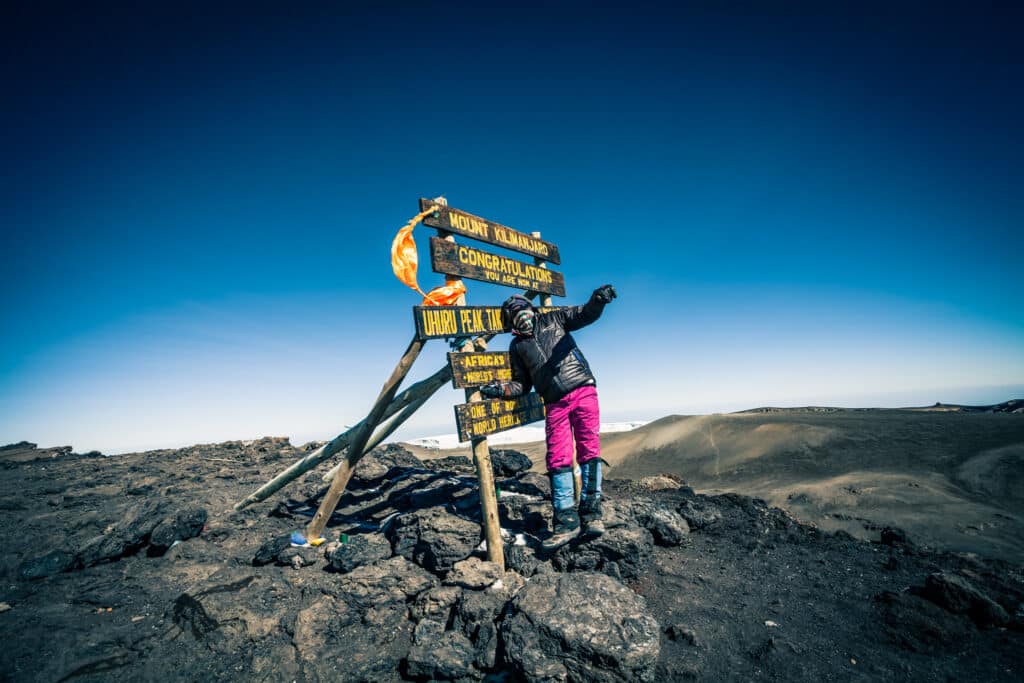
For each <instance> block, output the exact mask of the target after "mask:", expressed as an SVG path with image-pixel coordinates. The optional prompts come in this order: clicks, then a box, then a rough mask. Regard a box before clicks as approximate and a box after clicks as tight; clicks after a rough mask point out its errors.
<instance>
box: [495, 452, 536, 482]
mask: <svg viewBox="0 0 1024 683" xmlns="http://www.w3.org/2000/svg"><path fill="white" fill-rule="evenodd" d="M531 467H533V461H532V460H530V458H529V457H527V456H526V455H524V454H522V453H520V452H519V451H513V450H509V449H493V448H492V449H491V469H492V470H494V477H495V478H496V479H500V478H502V477H514V476H516V475H517V474H519V473H520V472H525V471H526V470H528V469H530V468H531Z"/></svg>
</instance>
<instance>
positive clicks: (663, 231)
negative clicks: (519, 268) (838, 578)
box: [0, 3, 1024, 452]
mask: <svg viewBox="0 0 1024 683" xmlns="http://www.w3.org/2000/svg"><path fill="white" fill-rule="evenodd" d="M819 5H820V3H817V4H810V3H808V4H801V3H798V4H793V5H788V6H787V7H786V8H783V9H779V8H772V6H771V4H769V3H765V4H733V5H731V6H729V7H726V6H725V5H721V4H719V3H705V4H702V5H695V6H691V7H690V8H689V9H676V10H671V11H666V10H665V9H663V8H659V7H657V6H651V7H645V6H643V5H640V4H637V3H633V4H631V5H628V6H618V7H614V6H603V7H597V8H592V9H590V10H587V11H582V9H581V8H582V7H583V6H577V5H572V4H569V3H553V4H546V5H536V6H529V5H525V4H521V3H518V4H516V5H514V6H509V7H507V8H504V9H499V8H489V9H481V8H479V7H472V6H464V7H459V6H457V5H454V4H452V5H445V9H438V8H422V7H421V8H414V7H408V6H398V5H390V6H387V7H382V6H371V4H369V3H365V4H356V3H353V4H350V5H348V6H347V7H345V8H341V9H339V8H336V7H334V8H323V9H318V10H303V11H299V10H288V9H281V8H276V9H273V10H270V9H266V8H260V7H259V6H257V5H250V6H247V9H246V11H244V12H240V11H237V10H229V9H224V10H221V11H217V12H210V11H209V10H208V9H205V8H203V7H202V6H201V5H191V6H189V5H180V6H174V7H168V8H162V9H150V10H147V13H146V14H137V13H136V12H137V11H138V10H129V9H122V8H117V7H115V6H105V7H103V8H97V7H87V8H85V7H83V8H77V9H73V10H67V11H66V12H64V13H63V14H61V15H59V16H58V15H55V14H52V13H50V14H43V13H39V12H36V11H33V10H29V9H22V10H17V9H15V10H10V9H8V10H4V11H5V12H8V13H9V14H8V16H6V18H5V21H4V22H2V23H3V26H4V27H5V28H4V29H0V30H3V31H5V33H6V35H5V36H4V40H3V41H2V44H3V46H4V47H3V48H2V49H3V50H4V51H5V53H6V54H5V59H3V60H0V64H2V66H0V69H2V70H3V76H4V82H5V84H7V85H6V89H7V93H8V97H7V98H6V100H7V102H8V104H7V105H6V106H5V107H4V111H3V113H0V117H2V118H3V119H4V121H3V123H4V125H3V126H2V132H0V144H2V146H3V151H4V153H3V155H2V158H3V159H4V161H3V163H4V165H5V167H6V168H5V170H6V172H5V173H4V177H5V178H6V180H5V182H4V184H3V186H2V188H0V225H2V236H0V239H2V243H0V247H2V248H0V263H2V267H3V271H4V273H5V276H6V277H5V283H4V287H3V289H2V290H0V320H3V324H2V332H3V333H2V335H0V442H2V443H7V442H10V441H17V440H21V439H29V440H32V441H37V442H39V443H42V444H47V445H50V444H65V443H70V444H72V445H74V446H75V448H76V449H78V450H88V449H92V448H99V449H101V450H105V451H108V452H118V451H125V450H132V449H138V448H149V447H159V446H177V445H186V444H190V443H194V442H198V441H216V440H222V439H229V438H252V437H255V436H260V435H263V434H279V435H282V434H287V435H290V436H292V437H293V439H294V440H295V441H297V442H298V441H303V440H307V439H312V438H329V437H331V436H333V435H335V434H336V433H337V432H338V431H339V430H340V429H341V427H342V426H343V425H345V424H351V423H354V422H356V421H358V420H359V419H360V418H361V417H362V416H363V415H364V414H365V412H366V411H367V410H368V408H369V405H370V403H371V402H372V400H373V398H374V397H375V396H376V394H377V392H378V390H379V388H380V385H381V383H382V382H383V380H384V379H385V378H386V376H387V375H388V374H389V372H390V370H391V367H392V366H393V364H394V362H395V361H396V360H397V358H398V357H399V355H400V354H401V352H402V351H403V350H404V348H405V345H406V344H407V343H408V340H409V338H410V337H411V334H412V321H411V315H410V307H411V306H412V305H414V304H416V303H417V297H416V296H415V295H414V294H413V293H412V292H411V291H410V290H408V289H406V288H404V287H403V286H402V285H401V284H400V283H399V282H398V281H397V280H395V278H394V277H393V276H392V274H391V272H390V267H389V260H388V249H389V247H390V242H391V239H392V238H393V236H394V233H395V232H396V231H397V229H398V228H399V227H400V226H401V225H402V224H403V223H404V222H405V221H406V220H407V219H408V218H409V217H410V216H412V215H413V214H415V213H416V210H417V199H418V198H419V197H421V196H427V197H431V196H436V195H441V194H444V195H446V196H447V197H448V199H449V202H450V203H451V205H452V206H455V207H459V208H463V209H465V210H468V211H471V212H473V213H476V214H478V215H481V216H484V217H487V218H490V219H493V220H497V221H501V222H503V223H505V224H506V225H511V226H513V227H516V228H519V229H522V230H526V231H530V230H540V231H542V233H543V235H544V236H545V238H547V239H549V240H550V241H553V242H555V243H557V244H558V245H559V247H560V248H561V251H562V255H563V261H564V264H563V265H562V266H560V268H559V269H560V270H561V271H562V272H563V273H565V275H566V280H567V283H568V297H567V301H568V302H569V303H572V302H581V301H583V300H584V299H585V297H586V296H587V295H588V294H589V292H590V290H592V289H593V288H594V287H596V286H598V285H600V284H602V283H604V282H612V283H615V284H616V285H617V287H618V288H619V291H620V294H621V296H620V298H619V299H618V300H617V301H616V302H615V303H614V304H613V305H612V306H611V307H609V309H608V311H607V313H606V316H605V318H603V319H602V320H601V321H600V322H599V323H597V324H596V325H595V326H594V327H593V328H590V329H587V330H584V331H582V332H581V333H579V335H578V341H579V342H580V345H581V347H582V348H583V350H584V352H585V353H586V354H587V356H588V358H589V359H590V361H591V364H592V365H593V366H594V368H595V370H596V372H597V374H598V379H599V386H600V391H601V396H602V408H603V411H604V416H605V418H606V419H609V420H625V419H651V418H656V417H660V416H662V415H665V414H670V413H699V412H711V411H722V410H737V409H743V408H748V407H754V406H758V405H764V404H774V405H803V404H808V403H815V404H833V405H835V404H838V405H851V406H864V405H912V404H927V403H932V402H934V401H943V402H994V401H1000V400H1005V399H1008V398H1011V397H1013V396H1020V395H1022V394H1024V305H1022V304H1021V302H1020V297H1019V282H1020V278H1019V271H1020V266H1019V263H1020V260H1021V254H1024V246H1022V237H1021V230H1020V228H1021V225H1022V224H1024V197H1022V195H1021V192H1020V188H1021V187H1024V162H1022V161H1021V159H1024V135H1022V130H1021V123H1020V122H1021V121H1024V100H1022V95H1021V93H1020V88H1019V84H1020V82H1021V79H1022V75H1024V74H1022V64H1024V54H1022V47H1021V45H1020V41H1019V39H1018V35H1017V30H1018V28H1019V26H1020V25H1021V18H1022V17H1021V12H1020V11H1019V10H1008V9H995V8H985V7H983V6H981V5H977V4H974V5H972V6H971V7H970V8H968V7H967V6H966V5H965V6H964V8H963V9H960V10H949V9H945V10H942V11H941V12H939V11H937V10H934V9H930V8H928V6H926V5H920V6H916V5H903V6H902V7H901V8H900V9H895V10H894V9H893V8H891V7H889V6H888V5H887V4H881V3H879V4H867V5H858V6H857V8H856V9H849V8H846V9H844V8H839V7H838V6H831V5H833V4H832V3H828V5H830V7H821V6H819ZM430 234H432V231H430V230H428V229H426V228H423V227H420V228H418V229H417V231H416V236H417V240H418V242H419V244H420V249H421V254H422V255H423V260H424V264H423V265H422V266H421V274H420V283H421V285H422V286H423V287H424V288H425V289H426V288H428V287H430V286H434V285H436V284H440V282H441V281H442V277H441V276H439V275H436V274H434V273H432V272H431V271H430V268H429V264H427V263H426V261H427V257H426V240H427V238H428V236H429V235H430ZM469 288H470V293H469V300H470V303H474V304H493V303H498V302H500V301H501V300H502V299H503V298H504V297H505V296H507V294H508V292H507V291H505V290H501V289H499V288H496V287H492V286H487V285H483V284H480V283H469ZM503 346H504V342H503V341H502V342H499V347H503ZM444 350H445V349H444V348H443V345H442V344H441V343H439V342H432V343H431V344H428V346H427V348H426V350H425V352H424V354H423V356H422V359H421V360H420V361H419V363H418V364H417V367H416V370H414V373H413V379H415V378H416V377H420V376H425V375H427V374H429V373H431V372H433V371H434V370H435V369H436V368H437V367H440V365H441V364H442V363H443V358H444V356H443V354H444ZM460 400H461V397H460V392H456V391H454V390H443V391H442V392H440V393H439V394H438V396H437V397H435V398H434V399H433V400H432V402H431V403H430V404H428V406H427V407H426V408H425V409H424V410H423V411H422V412H421V413H420V414H419V415H417V417H416V418H414V419H413V420H412V421H410V423H409V426H408V427H407V428H406V429H404V430H403V431H402V432H400V433H399V435H400V436H401V435H404V436H416V435H422V434H431V433H440V432H447V431H452V429H453V424H452V423H453V419H452V408H451V406H452V405H453V404H454V403H456V402H458V401H460Z"/></svg>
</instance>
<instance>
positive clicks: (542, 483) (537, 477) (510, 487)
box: [501, 472, 551, 500]
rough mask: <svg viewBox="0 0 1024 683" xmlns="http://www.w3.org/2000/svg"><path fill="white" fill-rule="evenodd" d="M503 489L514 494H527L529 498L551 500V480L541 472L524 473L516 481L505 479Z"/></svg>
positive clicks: (502, 483)
mask: <svg viewBox="0 0 1024 683" xmlns="http://www.w3.org/2000/svg"><path fill="white" fill-rule="evenodd" d="M501 489H502V490H503V491H512V492H514V493H525V494H526V495H528V496H539V497H540V498H543V499H544V500H549V499H550V498H551V480H550V479H548V476H547V475H546V474H541V473H540V472H523V473H522V474H520V475H519V476H518V477H515V478H514V479H505V480H503V481H502V482H501Z"/></svg>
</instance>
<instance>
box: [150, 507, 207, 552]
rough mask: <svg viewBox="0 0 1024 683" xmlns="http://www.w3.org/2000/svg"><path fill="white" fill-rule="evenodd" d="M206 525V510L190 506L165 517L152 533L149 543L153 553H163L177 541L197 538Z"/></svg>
mask: <svg viewBox="0 0 1024 683" xmlns="http://www.w3.org/2000/svg"><path fill="white" fill-rule="evenodd" d="M205 525H206V510H204V509H203V508H199V507H196V508H188V509H185V510H179V511H178V512H177V513H175V514H173V515H171V516H169V517H166V518H164V520H163V521H162V522H160V523H159V524H157V525H156V528H155V529H153V533H152V534H150V538H149V545H150V550H151V552H152V553H153V554H156V555H163V554H164V553H165V552H167V549H168V548H170V547H171V546H172V545H173V544H174V542H175V541H186V540H188V539H190V538H195V537H196V536H198V535H199V533H200V532H201V531H202V530H203V527H204V526H205Z"/></svg>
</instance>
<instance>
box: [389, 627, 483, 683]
mask: <svg viewBox="0 0 1024 683" xmlns="http://www.w3.org/2000/svg"><path fill="white" fill-rule="evenodd" d="M413 641H414V644H413V646H412V649H410V650H409V656H408V657H407V658H406V673H407V674H408V675H409V676H410V677H411V678H414V679H418V680H430V681H460V682H461V681H474V680H480V679H482V678H483V674H482V673H481V672H480V671H479V670H477V669H476V668H474V666H473V659H474V656H475V651H474V649H473V644H472V643H470V642H469V639H468V638H467V637H466V636H465V635H463V634H462V633H461V632H459V631H448V632H445V630H444V624H441V623H440V622H436V621H432V620H430V619H424V620H423V621H421V622H420V623H419V624H418V625H417V626H416V632H415V635H414V637H413Z"/></svg>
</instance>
